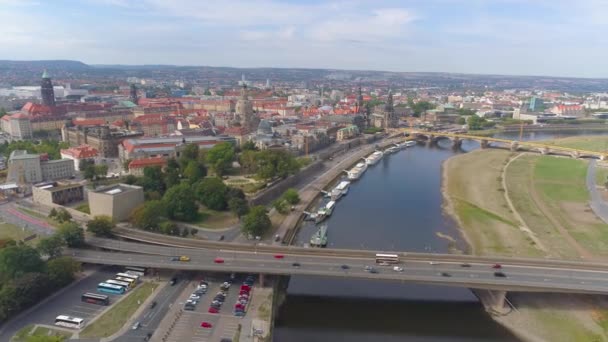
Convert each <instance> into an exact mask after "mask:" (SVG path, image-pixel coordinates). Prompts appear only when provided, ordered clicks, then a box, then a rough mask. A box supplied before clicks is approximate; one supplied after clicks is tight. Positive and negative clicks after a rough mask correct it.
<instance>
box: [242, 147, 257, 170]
mask: <svg viewBox="0 0 608 342" xmlns="http://www.w3.org/2000/svg"><path fill="white" fill-rule="evenodd" d="M259 154H260V152H258V151H254V150H243V152H242V153H241V155H240V156H239V163H240V164H241V168H242V169H243V170H246V171H248V172H256V171H257V169H256V167H257V165H258V163H257V157H258V155H259Z"/></svg>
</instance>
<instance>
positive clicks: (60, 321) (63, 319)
mask: <svg viewBox="0 0 608 342" xmlns="http://www.w3.org/2000/svg"><path fill="white" fill-rule="evenodd" d="M55 325H59V326H62V327H66V328H73V329H80V328H82V326H83V325H84V319H82V318H78V317H70V316H66V315H60V316H57V317H56V318H55Z"/></svg>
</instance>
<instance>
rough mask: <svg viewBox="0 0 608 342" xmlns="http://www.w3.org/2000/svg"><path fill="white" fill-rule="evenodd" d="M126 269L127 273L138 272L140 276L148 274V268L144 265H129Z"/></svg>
mask: <svg viewBox="0 0 608 342" xmlns="http://www.w3.org/2000/svg"><path fill="white" fill-rule="evenodd" d="M125 270H126V272H125V273H132V274H136V275H138V276H140V277H143V276H145V275H146V269H145V268H143V267H135V266H127V267H125Z"/></svg>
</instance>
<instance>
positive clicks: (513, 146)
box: [511, 141, 519, 152]
mask: <svg viewBox="0 0 608 342" xmlns="http://www.w3.org/2000/svg"><path fill="white" fill-rule="evenodd" d="M518 149H519V142H518V141H513V142H511V152H516V151H517V150H518Z"/></svg>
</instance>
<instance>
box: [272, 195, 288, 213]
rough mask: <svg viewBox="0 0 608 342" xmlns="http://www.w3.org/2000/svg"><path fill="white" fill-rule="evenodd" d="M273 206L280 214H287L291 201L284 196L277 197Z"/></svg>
mask: <svg viewBox="0 0 608 342" xmlns="http://www.w3.org/2000/svg"><path fill="white" fill-rule="evenodd" d="M272 206H273V207H274V208H275V209H276V211H278V212H279V213H280V214H283V215H284V214H287V213H288V212H289V203H287V201H286V200H284V199H282V198H278V199H276V200H275V201H274V202H272Z"/></svg>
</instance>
